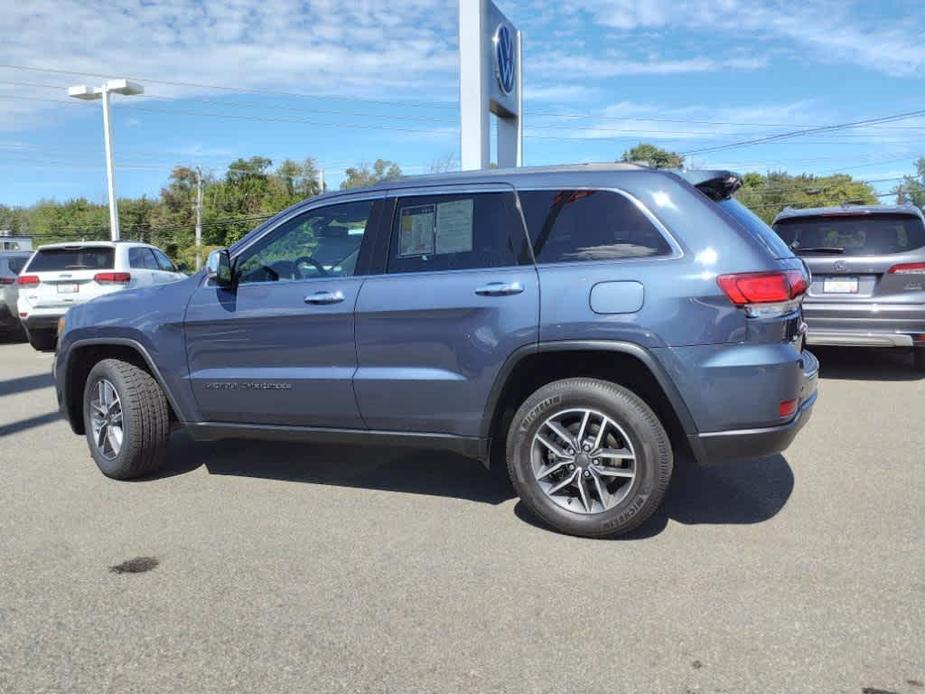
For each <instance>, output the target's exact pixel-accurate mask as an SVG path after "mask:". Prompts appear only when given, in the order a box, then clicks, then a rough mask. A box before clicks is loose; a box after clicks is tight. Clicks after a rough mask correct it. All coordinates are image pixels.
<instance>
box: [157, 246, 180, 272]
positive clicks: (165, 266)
mask: <svg viewBox="0 0 925 694" xmlns="http://www.w3.org/2000/svg"><path fill="white" fill-rule="evenodd" d="M151 252H152V253H154V259H155V260H157V266H158V267H159V268H160V269H161V270H163V271H164V272H176V271H177V267H176V266H175V265H174V264H173V263H172V262H171V260H170V258H168V257H167V256H166V255H164V254H163V253H161V252H160V251H158V250H153V251H151Z"/></svg>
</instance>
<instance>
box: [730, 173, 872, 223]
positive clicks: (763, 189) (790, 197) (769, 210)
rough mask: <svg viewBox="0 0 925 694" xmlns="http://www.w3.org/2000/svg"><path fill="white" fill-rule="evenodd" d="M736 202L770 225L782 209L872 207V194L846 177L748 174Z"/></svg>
mask: <svg viewBox="0 0 925 694" xmlns="http://www.w3.org/2000/svg"><path fill="white" fill-rule="evenodd" d="M742 183H743V185H742V188H741V190H740V191H739V192H738V194H737V195H736V197H737V199H738V200H739V201H740V202H741V203H742V204H743V205H745V206H746V207H748V208H750V209H751V210H752V211H753V212H754V213H755V214H757V215H758V216H759V217H761V218H762V219H763V220H765V221H766V222H768V223H770V222H771V221H772V220H773V219H774V217H775V216H776V215H777V213H778V212H780V211H781V210H782V209H784V208H785V207H829V206H833V205H843V204H846V203H855V204H865V205H869V204H874V203H876V202H877V195H876V191H875V190H874V189H873V187H871V185H870V184H869V183H865V182H864V181H856V180H854V179H853V178H852V177H851V176H849V175H847V174H835V175H833V176H813V175H811V174H800V175H799V176H792V175H790V174H788V173H785V172H783V171H772V172H769V173H768V174H766V175H763V174H759V173H755V172H749V173H746V174H745V175H744V176H742Z"/></svg>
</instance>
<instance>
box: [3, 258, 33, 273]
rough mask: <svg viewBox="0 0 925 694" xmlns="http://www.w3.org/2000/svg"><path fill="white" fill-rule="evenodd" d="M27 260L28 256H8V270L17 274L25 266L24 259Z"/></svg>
mask: <svg viewBox="0 0 925 694" xmlns="http://www.w3.org/2000/svg"><path fill="white" fill-rule="evenodd" d="M27 260H29V256H24V257H22V258H9V259H8V260H7V264H8V265H9V268H10V272H11V273H13V274H14V275H18V274H19V273H20V272H22V269H23V268H24V267H26V261H27Z"/></svg>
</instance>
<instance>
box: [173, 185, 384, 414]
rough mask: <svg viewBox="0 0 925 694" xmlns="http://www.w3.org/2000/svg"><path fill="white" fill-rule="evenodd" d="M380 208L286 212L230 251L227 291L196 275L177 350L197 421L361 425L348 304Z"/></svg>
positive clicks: (369, 204)
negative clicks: (183, 344)
mask: <svg viewBox="0 0 925 694" xmlns="http://www.w3.org/2000/svg"><path fill="white" fill-rule="evenodd" d="M382 205H383V202H382V201H381V200H380V201H374V200H370V199H364V200H356V201H353V202H343V203H338V204H329V205H323V206H320V207H315V208H311V209H308V210H307V211H304V212H302V213H300V214H297V215H295V216H293V217H290V218H289V219H287V220H284V221H283V222H281V223H280V225H279V226H278V227H277V228H276V229H274V230H271V231H270V232H269V233H267V234H265V235H264V236H262V237H261V238H260V239H258V240H256V241H255V242H254V243H253V244H251V245H250V246H248V247H246V248H245V249H244V250H242V251H240V252H238V253H236V254H235V256H234V257H233V259H232V262H233V266H234V271H235V275H236V277H237V281H238V284H237V287H236V288H235V289H234V290H228V289H223V288H221V287H217V286H214V285H212V284H210V283H208V282H204V283H203V285H202V286H201V287H200V288H199V290H198V291H196V292H195V294H194V295H193V298H192V300H191V302H190V304H189V308H188V310H187V314H186V335H187V354H188V358H189V366H190V380H191V384H192V388H193V393H194V395H195V397H196V401H197V403H198V405H199V408H200V412H201V415H202V418H203V420H204V421H209V422H231V423H246V424H273V425H284V426H315V427H337V428H363V423H362V420H361V418H360V415H359V412H358V410H357V404H356V398H355V397H354V394H353V386H352V378H353V374H354V371H355V370H356V366H357V360H356V349H355V345H354V315H353V309H354V305H355V304H356V300H357V296H358V294H359V291H360V287H361V286H362V283H363V279H362V277H360V276H358V275H359V274H362V273H361V272H358V261H359V260H360V257H361V252H362V253H365V252H366V249H365V246H364V238H366V229H367V226H368V225H370V224H371V222H370V220H371V219H374V215H375V214H377V213H378V210H379V209H380V208H381V206H382ZM367 243H368V241H367ZM364 258H365V256H364ZM363 262H365V261H363Z"/></svg>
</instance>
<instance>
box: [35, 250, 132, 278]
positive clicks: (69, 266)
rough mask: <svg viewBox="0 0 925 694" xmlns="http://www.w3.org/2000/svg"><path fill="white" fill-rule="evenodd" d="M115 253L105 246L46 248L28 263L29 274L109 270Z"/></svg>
mask: <svg viewBox="0 0 925 694" xmlns="http://www.w3.org/2000/svg"><path fill="white" fill-rule="evenodd" d="M114 256H115V251H114V249H112V248H107V247H105V246H96V247H90V248H46V249H45V250H41V251H38V252H37V253H36V254H35V257H34V258H32V262H31V263H29V272H58V271H61V270H111V269H112V267H113V259H114Z"/></svg>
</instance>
